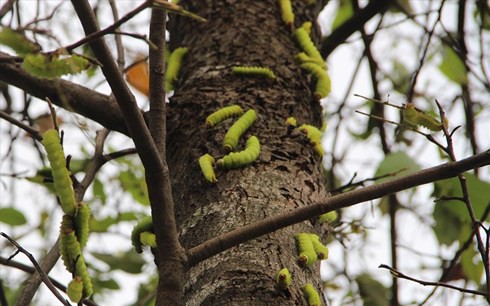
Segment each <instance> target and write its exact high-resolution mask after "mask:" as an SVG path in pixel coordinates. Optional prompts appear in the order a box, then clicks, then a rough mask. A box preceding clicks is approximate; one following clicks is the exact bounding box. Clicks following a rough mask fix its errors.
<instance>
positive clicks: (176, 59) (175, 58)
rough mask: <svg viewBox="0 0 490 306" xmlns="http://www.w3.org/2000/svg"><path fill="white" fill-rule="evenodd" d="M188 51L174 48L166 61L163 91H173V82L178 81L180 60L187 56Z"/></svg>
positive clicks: (182, 48)
mask: <svg viewBox="0 0 490 306" xmlns="http://www.w3.org/2000/svg"><path fill="white" fill-rule="evenodd" d="M188 51H189V49H187V48H184V47H180V48H176V49H175V50H174V51H173V52H172V53H171V54H170V57H169V59H168V65H167V71H166V74H165V91H167V92H169V91H172V90H174V82H175V81H177V80H178V77H179V71H180V67H181V66H182V59H183V58H184V56H185V55H186V54H187V52H188Z"/></svg>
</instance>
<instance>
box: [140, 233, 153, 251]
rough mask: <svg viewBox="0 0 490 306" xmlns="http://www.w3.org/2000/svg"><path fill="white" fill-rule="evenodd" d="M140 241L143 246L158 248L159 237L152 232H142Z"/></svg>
mask: <svg viewBox="0 0 490 306" xmlns="http://www.w3.org/2000/svg"><path fill="white" fill-rule="evenodd" d="M140 241H141V244H142V245H147V246H149V247H151V248H154V249H156V248H157V236H156V235H155V234H153V233H151V232H142V233H141V234H140Z"/></svg>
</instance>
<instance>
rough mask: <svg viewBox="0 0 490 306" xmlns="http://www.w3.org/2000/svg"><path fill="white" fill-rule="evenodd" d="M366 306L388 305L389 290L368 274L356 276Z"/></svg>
mask: <svg viewBox="0 0 490 306" xmlns="http://www.w3.org/2000/svg"><path fill="white" fill-rule="evenodd" d="M356 282H357V285H358V286H359V294H360V295H361V298H362V300H363V305H364V306H388V305H389V300H390V299H389V290H388V289H387V288H386V287H385V286H383V284H381V283H380V282H378V281H377V280H375V279H373V278H371V276H370V275H368V274H361V275H359V276H358V277H356Z"/></svg>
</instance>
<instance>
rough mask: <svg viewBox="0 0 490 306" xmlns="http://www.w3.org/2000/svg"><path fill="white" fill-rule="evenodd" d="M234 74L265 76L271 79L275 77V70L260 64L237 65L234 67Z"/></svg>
mask: <svg viewBox="0 0 490 306" xmlns="http://www.w3.org/2000/svg"><path fill="white" fill-rule="evenodd" d="M232 72H233V74H239V75H245V76H248V75H249V76H263V77H266V78H269V79H275V78H276V75H275V74H274V72H273V71H272V70H271V69H270V68H267V67H258V66H235V67H233V68H232Z"/></svg>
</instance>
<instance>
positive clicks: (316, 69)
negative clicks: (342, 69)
mask: <svg viewBox="0 0 490 306" xmlns="http://www.w3.org/2000/svg"><path fill="white" fill-rule="evenodd" d="M301 68H303V69H305V70H308V71H309V72H310V73H311V74H312V75H313V77H314V78H315V79H316V87H315V98H316V99H317V100H320V99H322V98H325V97H326V96H328V94H330V90H331V86H332V85H331V81H330V77H329V76H328V73H327V71H326V70H325V69H324V68H322V66H320V65H318V64H317V63H315V62H304V63H303V64H301Z"/></svg>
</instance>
